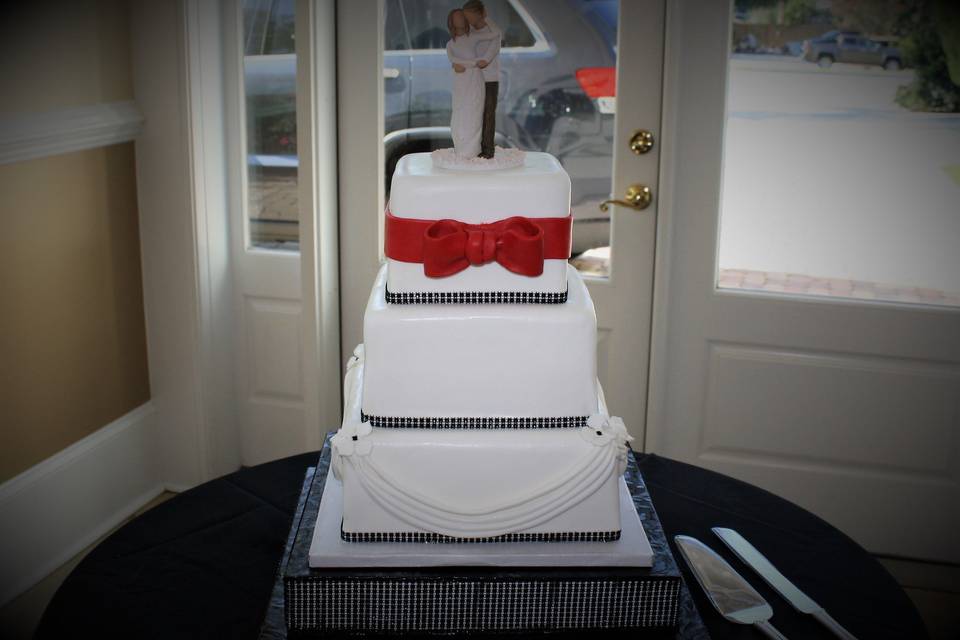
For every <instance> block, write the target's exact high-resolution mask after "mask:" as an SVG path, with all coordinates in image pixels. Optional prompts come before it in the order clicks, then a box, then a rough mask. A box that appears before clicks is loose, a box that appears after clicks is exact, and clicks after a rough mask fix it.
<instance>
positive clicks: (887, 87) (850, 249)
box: [717, 0, 960, 305]
mask: <svg viewBox="0 0 960 640" xmlns="http://www.w3.org/2000/svg"><path fill="white" fill-rule="evenodd" d="M801 4H802V3H786V5H787V8H788V9H790V10H785V9H784V3H779V4H778V3H774V2H758V1H747V0H737V2H736V11H735V12H734V18H733V24H732V25H731V28H732V38H731V44H732V51H731V54H730V60H729V77H728V89H727V123H726V131H725V139H724V165H723V189H722V194H723V197H722V202H721V225H720V252H719V274H718V278H717V281H718V282H717V284H718V286H719V287H721V288H739V289H755V290H761V291H776V292H782V293H789V294H797V295H819V296H834V297H844V298H856V299H864V300H866V299H871V300H886V301H895V302H910V303H923V304H940V305H960V251H957V250H956V248H957V247H958V246H960V215H957V211H958V208H957V205H956V202H957V197H958V196H960V115H958V113H957V112H958V110H960V87H958V86H957V85H955V84H954V83H953V82H952V81H951V80H950V75H949V73H947V63H946V56H945V53H944V49H943V44H942V43H943V42H949V41H950V40H949V39H948V37H953V36H948V34H947V33H946V32H944V33H941V30H943V25H938V24H937V23H936V21H935V20H934V19H933V14H932V2H930V1H928V0H914V1H911V2H903V3H892V2H885V1H880V0H865V1H858V2H846V1H844V2H841V1H840V0H834V1H833V2H817V3H815V4H814V3H807V4H806V5H804V6H803V7H802V6H801ZM801 9H802V10H801Z"/></svg>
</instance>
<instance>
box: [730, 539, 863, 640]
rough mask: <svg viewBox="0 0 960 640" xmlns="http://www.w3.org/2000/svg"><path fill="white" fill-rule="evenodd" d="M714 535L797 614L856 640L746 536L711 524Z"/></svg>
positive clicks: (846, 637)
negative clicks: (817, 621)
mask: <svg viewBox="0 0 960 640" xmlns="http://www.w3.org/2000/svg"><path fill="white" fill-rule="evenodd" d="M711 531H713V532H714V533H715V534H717V537H719V538H720V539H721V540H723V543H724V544H725V545H727V546H728V547H729V548H730V550H731V551H733V552H734V553H735V554H736V555H737V557H738V558H740V559H741V560H743V561H744V563H746V564H747V565H749V566H750V568H751V569H753V570H754V571H756V572H757V573H759V574H760V577H761V578H763V579H764V581H766V583H767V584H768V585H770V587H771V588H772V589H773V590H774V591H776V592H777V593H779V594H780V595H781V596H783V599H784V600H786V601H787V602H789V603H790V604H791V605H792V606H793V608H794V609H796V610H797V611H799V612H800V613H806V614H809V615H811V616H813V617H814V618H816V619H817V620H819V621H820V622H821V624H823V625H824V626H825V627H827V628H828V629H830V631H832V632H833V633H835V634H836V635H837V637H839V638H843V640H857V639H856V637H855V636H854V635H853V634H852V633H850V632H849V631H847V630H846V629H844V628H843V627H842V626H841V625H840V623H839V622H837V621H836V620H834V619H833V618H832V617H830V614H829V613H827V612H826V610H825V609H824V608H823V607H821V606H820V605H818V604H817V603H816V602H814V601H813V600H812V599H811V598H810V597H809V596H808V595H807V594H805V593H804V592H803V591H800V589H798V588H797V587H796V585H794V584H793V583H792V582H790V581H789V580H788V579H787V578H786V576H784V575H783V574H782V573H780V571H778V570H777V568H776V567H775V566H773V564H772V563H771V562H770V561H769V560H767V559H766V557H764V555H763V554H762V553H760V552H759V551H757V549H756V548H755V547H754V546H753V545H752V544H750V543H749V542H747V540H746V538H744V537H743V536H742V535H740V534H739V533H737V532H736V531H734V530H733V529H726V528H724V527H713V528H712V529H711Z"/></svg>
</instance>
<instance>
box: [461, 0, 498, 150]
mask: <svg viewBox="0 0 960 640" xmlns="http://www.w3.org/2000/svg"><path fill="white" fill-rule="evenodd" d="M463 15H464V17H466V19H467V22H469V23H470V35H471V36H477V37H478V38H479V39H481V40H482V41H481V42H479V43H478V44H477V57H478V58H480V60H479V61H478V62H477V66H478V67H480V68H481V69H483V80H484V83H483V86H484V96H483V132H482V133H481V136H480V153H479V154H478V157H480V158H492V157H493V151H494V149H493V134H494V133H495V132H496V124H497V120H496V119H497V92H498V91H499V90H500V39H501V38H502V37H503V34H502V33H501V31H500V29H499V27H497V25H495V24H494V23H493V21H492V20H490V19H489V18H487V10H486V8H485V7H484V6H483V2H482V1H481V0H467V1H466V2H465V3H464V4H463Z"/></svg>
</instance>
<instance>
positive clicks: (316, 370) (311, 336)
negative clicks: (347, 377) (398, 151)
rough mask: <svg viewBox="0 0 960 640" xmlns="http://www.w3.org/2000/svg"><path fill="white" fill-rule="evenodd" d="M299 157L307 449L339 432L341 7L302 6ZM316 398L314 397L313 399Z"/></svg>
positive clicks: (313, 1)
mask: <svg viewBox="0 0 960 640" xmlns="http://www.w3.org/2000/svg"><path fill="white" fill-rule="evenodd" d="M296 42H297V47H298V50H297V149H298V154H299V156H300V159H299V165H300V166H299V202H300V270H301V276H300V278H301V280H300V282H301V288H302V308H303V330H304V336H303V344H304V348H305V349H306V353H307V354H308V357H309V358H310V359H311V360H312V361H313V362H315V363H316V366H309V367H305V369H304V384H305V388H306V400H307V402H306V403H305V406H304V418H305V420H306V424H305V428H306V430H307V438H308V443H309V444H310V446H311V447H313V448H317V449H319V448H320V446H321V445H322V443H323V436H324V435H325V434H326V433H327V432H329V431H335V430H337V429H339V428H340V417H341V415H342V411H343V406H342V400H341V398H342V393H341V387H342V383H343V376H342V373H341V370H340V362H341V355H340V239H339V235H338V234H339V223H338V218H339V209H338V194H339V191H338V189H339V185H338V177H339V172H338V167H337V162H338V150H339V146H338V143H337V131H338V123H337V48H336V42H337V22H336V6H335V5H334V3H332V2H329V1H327V0H297V5H296ZM313 390H316V393H313V392H312V391H313Z"/></svg>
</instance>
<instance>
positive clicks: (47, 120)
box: [0, 100, 144, 164]
mask: <svg viewBox="0 0 960 640" xmlns="http://www.w3.org/2000/svg"><path fill="white" fill-rule="evenodd" d="M143 122H144V118H143V114H142V113H140V110H139V109H138V108H137V105H136V104H135V103H134V102H133V101H132V100H126V101H122V102H102V103H99V104H91V105H83V106H79V107H66V108H63V109H55V110H51V111H45V112H41V113H23V114H12V115H6V116H3V117H0V164H9V163H12V162H22V161H24V160H34V159H37V158H45V157H47V156H54V155H59V154H62V153H70V152H72V151H82V150H84V149H96V148H98V147H106V146H109V145H112V144H118V143H121V142H129V141H131V140H133V139H135V138H136V137H137V136H138V135H139V134H140V131H141V130H142V129H143Z"/></svg>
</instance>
